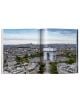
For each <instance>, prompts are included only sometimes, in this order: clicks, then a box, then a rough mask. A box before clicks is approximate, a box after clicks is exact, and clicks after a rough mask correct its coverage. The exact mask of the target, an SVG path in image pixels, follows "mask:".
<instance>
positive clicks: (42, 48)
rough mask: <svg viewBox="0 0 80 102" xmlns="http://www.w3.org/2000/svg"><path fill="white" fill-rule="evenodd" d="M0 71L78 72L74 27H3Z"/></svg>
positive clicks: (37, 72) (76, 32) (33, 72)
mask: <svg viewBox="0 0 80 102" xmlns="http://www.w3.org/2000/svg"><path fill="white" fill-rule="evenodd" d="M1 72H2V74H75V73H78V30H77V29H59V28H46V29H32V28H30V29H27V28H26V29H2V69H1Z"/></svg>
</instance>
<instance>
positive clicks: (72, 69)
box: [57, 63, 78, 74]
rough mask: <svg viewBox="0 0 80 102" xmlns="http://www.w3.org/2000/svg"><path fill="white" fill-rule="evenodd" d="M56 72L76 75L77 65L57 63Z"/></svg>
mask: <svg viewBox="0 0 80 102" xmlns="http://www.w3.org/2000/svg"><path fill="white" fill-rule="evenodd" d="M57 71H58V73H59V74H68V73H77V72H78V70H77V64H76V63H73V64H66V63H59V64H58V65H57Z"/></svg>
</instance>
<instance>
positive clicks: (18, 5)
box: [0, 0, 80, 102]
mask: <svg viewBox="0 0 80 102" xmlns="http://www.w3.org/2000/svg"><path fill="white" fill-rule="evenodd" d="M47 27H48V28H72V29H73V28H74V29H78V30H80V3H79V0H0V32H1V29H4V28H14V29H15V28H16V29H17V28H47ZM79 36H80V35H79ZM65 40H66V39H65ZM79 52H80V48H79ZM0 56H1V34H0ZM79 57H80V55H79ZM0 58H1V57H0ZM0 65H1V61H0ZM0 102H80V74H79V73H78V74H72V75H64V74H63V75H54V74H53V75H30V74H29V75H20V74H19V75H11V74H10V75H8V74H7V75H4V74H0Z"/></svg>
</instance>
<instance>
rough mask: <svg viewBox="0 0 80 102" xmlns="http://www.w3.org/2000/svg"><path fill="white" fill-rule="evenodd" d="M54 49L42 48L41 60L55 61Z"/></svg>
mask: <svg viewBox="0 0 80 102" xmlns="http://www.w3.org/2000/svg"><path fill="white" fill-rule="evenodd" d="M56 51H57V50H56V48H51V47H47V48H43V60H44V61H51V62H54V61H55V60H56Z"/></svg>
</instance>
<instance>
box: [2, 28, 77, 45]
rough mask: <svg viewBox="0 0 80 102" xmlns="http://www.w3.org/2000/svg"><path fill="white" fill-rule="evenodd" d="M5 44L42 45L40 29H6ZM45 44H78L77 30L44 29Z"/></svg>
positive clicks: (43, 40) (4, 33)
mask: <svg viewBox="0 0 80 102" xmlns="http://www.w3.org/2000/svg"><path fill="white" fill-rule="evenodd" d="M3 43H4V44H5V45H8V44H10V45H11V44H28V43H33V44H40V30H39V29H4V30H3ZM42 43H43V44H60V43H61V44H76V43H77V30H76V29H44V30H43V33H42Z"/></svg>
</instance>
